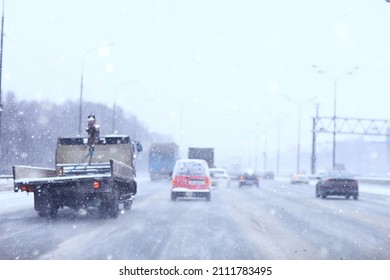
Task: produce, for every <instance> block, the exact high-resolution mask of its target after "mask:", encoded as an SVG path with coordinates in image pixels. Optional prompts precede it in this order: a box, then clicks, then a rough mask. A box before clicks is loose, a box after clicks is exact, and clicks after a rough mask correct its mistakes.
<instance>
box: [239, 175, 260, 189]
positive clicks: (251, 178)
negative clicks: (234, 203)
mask: <svg viewBox="0 0 390 280" xmlns="http://www.w3.org/2000/svg"><path fill="white" fill-rule="evenodd" d="M259 178H260V176H259V175H257V174H254V173H244V174H241V175H240V176H239V177H238V180H239V181H238V187H240V188H241V187H242V186H252V185H255V186H256V187H259Z"/></svg>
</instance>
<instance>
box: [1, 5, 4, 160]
mask: <svg viewBox="0 0 390 280" xmlns="http://www.w3.org/2000/svg"><path fill="white" fill-rule="evenodd" d="M4 1H5V0H3V11H2V15H1V39H0V158H2V156H3V145H2V143H1V142H2V134H3V132H2V129H1V126H2V116H3V103H2V100H1V94H2V89H3V88H2V83H1V82H2V76H3V38H4Z"/></svg>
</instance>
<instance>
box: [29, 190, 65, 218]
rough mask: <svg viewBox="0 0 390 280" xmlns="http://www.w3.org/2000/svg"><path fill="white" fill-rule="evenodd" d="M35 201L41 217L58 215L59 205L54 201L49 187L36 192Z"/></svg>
mask: <svg viewBox="0 0 390 280" xmlns="http://www.w3.org/2000/svg"><path fill="white" fill-rule="evenodd" d="M34 203H35V210H36V211H37V213H38V216H39V217H42V218H54V217H55V216H57V212H58V208H59V207H58V206H57V205H56V204H55V202H54V201H53V199H52V197H51V194H50V192H49V190H48V189H47V188H42V189H40V190H39V191H36V192H34Z"/></svg>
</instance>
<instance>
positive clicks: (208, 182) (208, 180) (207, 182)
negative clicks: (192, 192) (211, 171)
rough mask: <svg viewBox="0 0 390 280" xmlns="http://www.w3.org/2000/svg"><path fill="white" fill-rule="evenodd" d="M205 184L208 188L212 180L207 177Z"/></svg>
mask: <svg viewBox="0 0 390 280" xmlns="http://www.w3.org/2000/svg"><path fill="white" fill-rule="evenodd" d="M204 184H205V185H206V186H207V187H208V186H210V178H209V177H206V178H205V179H204Z"/></svg>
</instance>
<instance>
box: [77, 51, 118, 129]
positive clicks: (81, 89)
mask: <svg viewBox="0 0 390 280" xmlns="http://www.w3.org/2000/svg"><path fill="white" fill-rule="evenodd" d="M112 45H114V43H109V44H105V45H103V46H100V47H97V48H93V49H89V50H87V51H86V52H85V53H84V55H83V57H82V60H81V79H80V108H79V109H80V110H79V135H81V118H82V115H83V88H84V85H83V79H84V63H85V59H86V57H87V55H88V54H90V53H92V52H95V51H98V50H101V49H102V48H104V47H109V46H112Z"/></svg>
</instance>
